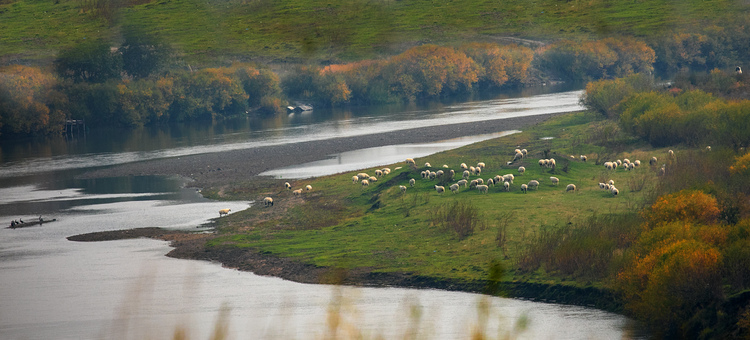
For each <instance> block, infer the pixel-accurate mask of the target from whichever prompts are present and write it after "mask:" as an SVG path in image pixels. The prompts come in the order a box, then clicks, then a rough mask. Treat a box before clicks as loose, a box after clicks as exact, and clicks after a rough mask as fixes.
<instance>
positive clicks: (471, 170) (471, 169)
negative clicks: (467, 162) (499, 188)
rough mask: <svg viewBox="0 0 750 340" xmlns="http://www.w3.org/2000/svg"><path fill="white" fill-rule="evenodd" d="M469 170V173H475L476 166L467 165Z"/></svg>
mask: <svg viewBox="0 0 750 340" xmlns="http://www.w3.org/2000/svg"><path fill="white" fill-rule="evenodd" d="M469 172H471V174H472V175H476V172H477V168H476V167H473V166H470V167H469Z"/></svg>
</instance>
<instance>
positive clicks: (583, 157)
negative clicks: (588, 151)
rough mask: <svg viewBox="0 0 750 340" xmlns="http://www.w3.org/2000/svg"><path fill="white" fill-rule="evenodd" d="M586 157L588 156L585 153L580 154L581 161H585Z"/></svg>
mask: <svg viewBox="0 0 750 340" xmlns="http://www.w3.org/2000/svg"><path fill="white" fill-rule="evenodd" d="M588 159H589V158H588V157H586V155H581V161H582V162H585V161H587V160H588Z"/></svg>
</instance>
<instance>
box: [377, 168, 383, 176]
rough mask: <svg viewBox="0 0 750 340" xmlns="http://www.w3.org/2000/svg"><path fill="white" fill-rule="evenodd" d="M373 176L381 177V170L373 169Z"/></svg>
mask: <svg viewBox="0 0 750 340" xmlns="http://www.w3.org/2000/svg"><path fill="white" fill-rule="evenodd" d="M375 177H383V170H375Z"/></svg>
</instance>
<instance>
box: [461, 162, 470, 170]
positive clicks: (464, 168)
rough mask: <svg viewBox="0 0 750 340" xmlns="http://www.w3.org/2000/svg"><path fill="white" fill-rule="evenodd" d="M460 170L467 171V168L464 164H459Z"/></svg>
mask: <svg viewBox="0 0 750 340" xmlns="http://www.w3.org/2000/svg"><path fill="white" fill-rule="evenodd" d="M461 170H469V167H468V166H467V165H466V163H461Z"/></svg>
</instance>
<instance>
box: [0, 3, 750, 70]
mask: <svg viewBox="0 0 750 340" xmlns="http://www.w3.org/2000/svg"><path fill="white" fill-rule="evenodd" d="M118 4H119V5H118ZM104 5H107V6H104ZM748 7H750V6H748V5H747V3H746V2H743V1H739V0H736V1H732V0H715V1H699V0H688V1H681V2H675V1H669V0H658V1H636V2H632V1H609V0H586V1H584V0H573V1H566V2H560V1H555V0H538V1H532V2H529V1H518V0H513V1H500V2H498V1H489V0H482V1H427V0H413V1H391V0H381V1H366V0H355V1H342V0H334V1H319V0H315V1H307V0H281V1H267V0H219V1H210V2H205V1H196V0H156V1H149V0H144V1H136V0H132V1H124V0H123V1H104V0H99V1H97V0H88V1H86V0H75V1H73V0H56V1H41V0H2V1H0V32H2V34H0V58H3V60H5V62H11V61H13V60H19V59H36V60H38V61H45V60H50V59H51V58H53V57H54V56H55V55H56V53H57V51H58V50H59V49H61V48H65V47H69V46H72V45H74V44H75V43H77V42H80V41H82V40H83V39H93V38H105V39H109V40H110V41H112V42H113V45H117V43H118V39H120V38H119V32H120V29H121V27H122V26H123V25H131V26H137V27H142V28H145V29H146V31H150V32H152V33H154V34H156V35H158V36H160V37H162V38H163V39H164V40H165V41H166V42H168V43H171V44H173V45H175V46H176V47H177V50H179V51H181V52H182V53H184V55H185V57H186V59H187V60H188V62H193V63H207V64H216V63H217V62H223V61H229V60H237V59H240V60H260V61H274V62H283V61H294V62H298V61H303V60H309V59H312V60H331V61H340V60H358V59H363V58H372V57H377V56H381V55H392V54H395V53H399V52H402V51H403V50H405V49H406V48H407V47H409V46H413V45H414V44H419V43H425V42H432V43H452V42H466V41H472V40H493V39H494V38H495V37H499V36H515V37H522V38H530V39H540V40H549V39H556V38H562V37H586V36H588V37H603V36H610V35H616V36H617V35H628V36H637V37H644V38H648V37H653V36H657V35H661V34H667V33H669V32H670V31H672V30H680V29H687V30H689V29H690V28H691V27H705V26H708V25H712V24H716V23H726V22H731V21H732V18H735V17H737V16H741V15H747V11H748Z"/></svg>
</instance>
